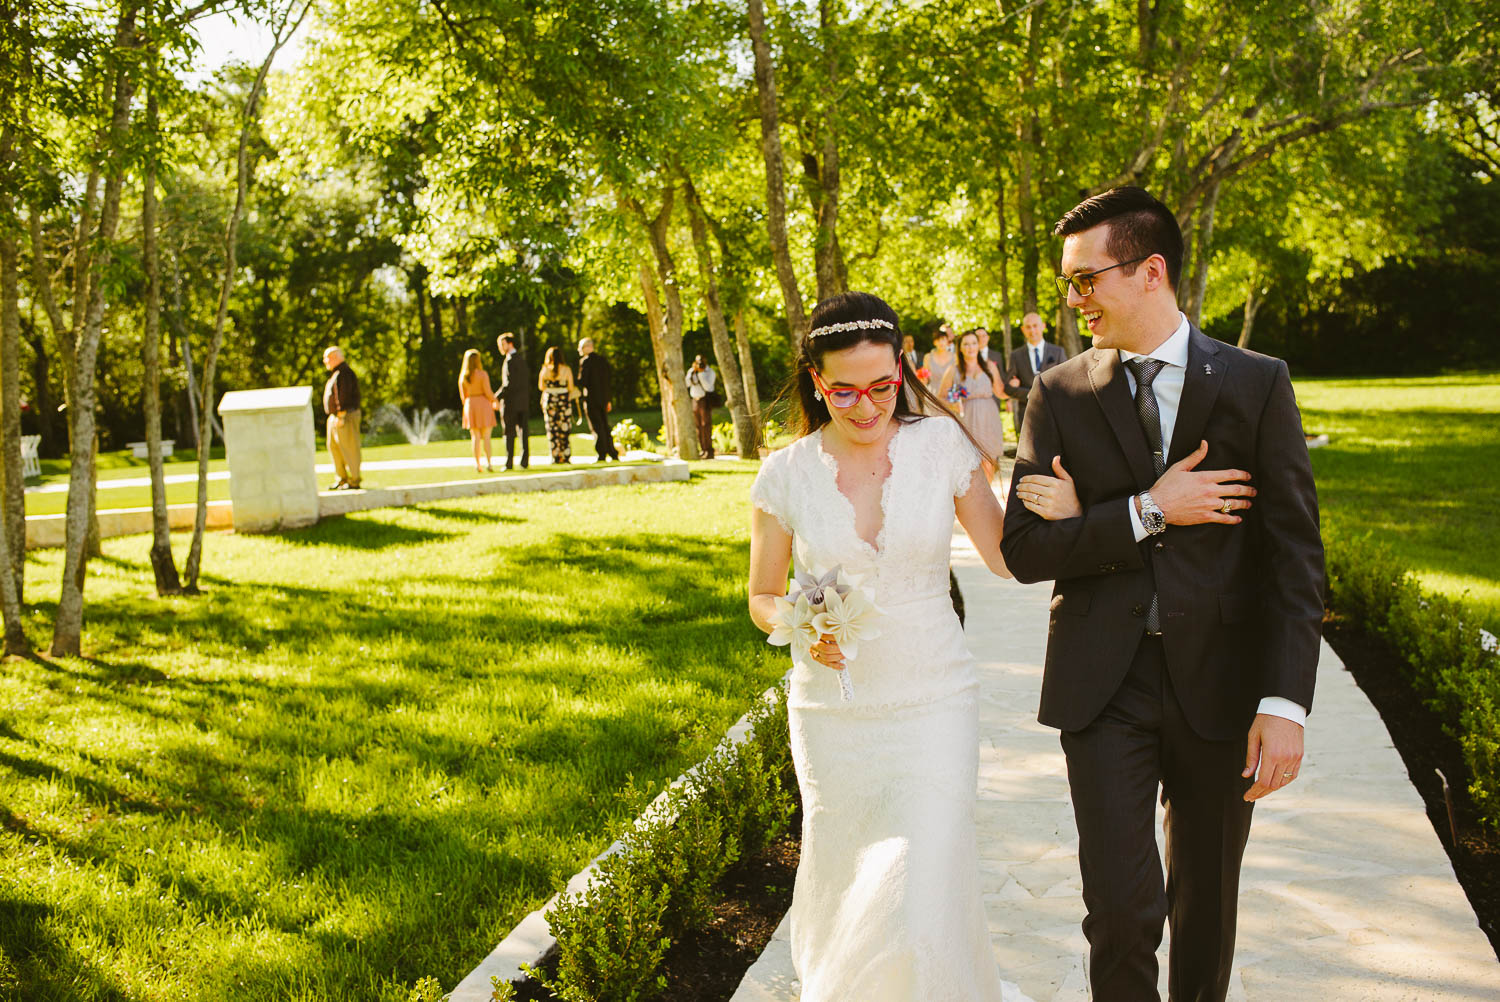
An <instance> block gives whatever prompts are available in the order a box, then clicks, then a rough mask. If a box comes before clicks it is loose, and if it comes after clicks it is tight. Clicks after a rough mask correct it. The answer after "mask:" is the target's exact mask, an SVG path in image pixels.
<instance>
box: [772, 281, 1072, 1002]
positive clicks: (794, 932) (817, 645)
mask: <svg viewBox="0 0 1500 1002" xmlns="http://www.w3.org/2000/svg"><path fill="white" fill-rule="evenodd" d="M796 364H797V370H796V383H795V397H796V400H797V406H798V409H799V410H800V412H801V419H802V427H801V432H802V434H801V437H799V438H798V439H797V440H796V441H795V442H793V443H792V444H791V445H789V446H787V447H786V448H784V449H781V450H779V451H777V452H774V453H772V454H771V455H770V456H769V457H768V458H767V459H766V461H765V463H764V464H763V465H762V467H761V470H760V474H759V475H758V476H757V477H756V479H755V483H754V485H753V486H752V488H751V492H750V496H751V500H752V502H753V505H754V507H753V509H752V511H751V528H750V581H749V606H750V615H751V618H752V619H754V621H755V623H756V625H758V626H759V627H760V628H761V629H762V630H765V631H766V632H768V633H770V632H772V631H773V630H774V629H776V628H777V627H778V626H784V625H785V624H783V623H781V618H782V617H783V616H784V611H783V607H782V606H779V605H778V599H780V598H782V596H784V595H785V594H786V588H787V570H788V566H789V565H790V564H791V563H793V561H795V564H796V570H797V574H798V576H799V578H804V577H807V576H814V577H817V578H825V577H826V576H827V575H829V574H830V573H832V572H833V571H834V570H835V569H839V570H842V571H843V572H845V573H847V574H849V575H856V576H858V577H859V578H860V579H861V584H860V587H861V588H863V589H866V590H867V591H868V593H869V597H870V598H871V599H872V600H873V603H874V605H875V607H876V608H875V610H874V612H873V613H872V615H873V616H874V623H873V625H874V626H875V627H877V628H878V629H879V631H880V633H879V638H878V640H876V641H875V642H872V643H862V644H860V645H859V646H858V648H857V650H856V651H853V652H851V653H852V659H846V657H845V653H844V652H843V651H842V650H840V647H839V645H838V644H837V643H836V642H834V638H833V637H832V636H830V635H828V634H824V635H823V636H822V637H821V639H820V640H818V641H817V642H813V643H810V644H807V645H804V646H798V645H797V644H795V643H794V644H793V647H792V652H793V653H792V671H791V674H790V688H789V693H788V697H787V708H788V710H787V712H788V719H789V723H790V728H791V742H792V759H793V762H794V764H795V766H796V770H797V782H798V786H799V788H800V790H801V793H802V811H803V815H802V816H803V822H802V855H801V860H800V862H799V863H798V867H797V879H796V884H795V888H794V891H793V897H792V907H791V911H790V923H791V952H792V962H793V964H794V966H795V967H796V971H797V977H798V979H799V980H800V982H801V985H802V995H801V1002H848V1000H855V999H857V1000H859V1002H1015V1000H1019V999H1022V998H1023V996H1022V995H1021V994H1020V992H1019V990H1018V989H1016V987H1015V986H1014V985H1011V984H1005V983H1003V982H1002V981H1001V980H1000V974H999V971H998V969H997V966H996V963H995V956H994V951H993V948H992V946H991V944H990V937H989V931H988V926H987V923H986V919H985V914H984V906H983V902H982V900H981V898H980V880H979V872H978V851H977V848H976V840H975V831H974V815H975V800H976V790H977V785H978V765H979V730H978V728H979V711H978V695H977V690H978V678H977V675H976V672H975V666H974V659H973V657H972V656H971V655H970V654H969V651H968V649H967V647H966V646H965V643H964V635H963V628H962V627H961V626H960V625H959V621H958V617H957V616H956V615H955V614H954V611H953V604H952V601H951V600H950V598H949V593H948V563H949V556H950V553H949V551H950V546H951V543H952V539H953V521H954V517H955V515H956V516H957V518H958V521H959V523H960V524H962V526H963V527H964V529H965V531H966V532H967V533H968V534H969V538H970V539H972V540H973V542H974V546H975V548H976V549H977V550H978V552H979V555H980V556H981V557H982V558H983V560H984V562H985V564H986V566H988V567H989V569H990V570H991V571H993V572H994V573H996V574H999V575H1002V576H1006V577H1008V576H1009V571H1008V570H1007V569H1006V566H1005V561H1004V558H1003V557H1002V556H1001V554H1000V537H1001V534H1002V532H1003V524H1002V511H1001V508H1000V502H999V501H998V500H997V499H996V497H995V495H994V493H993V492H992V491H991V490H990V487H989V484H988V483H986V482H985V481H984V480H983V479H982V478H980V477H975V476H974V475H973V474H974V471H975V470H976V469H978V468H979V466H980V461H981V458H982V456H981V452H980V448H979V446H978V444H977V443H976V442H975V441H974V439H973V437H972V436H971V435H970V434H969V433H968V431H967V430H965V429H964V427H963V426H962V425H961V424H959V422H958V421H956V420H954V419H953V417H952V415H951V414H949V413H948V412H946V411H945V410H944V409H943V408H942V407H941V406H939V405H938V402H937V400H936V398H934V397H933V396H932V393H931V391H930V390H928V389H927V388H926V387H925V386H921V385H920V384H916V385H917V395H918V397H919V398H920V402H921V403H923V404H924V405H926V406H928V407H929V408H931V409H932V412H933V414H932V416H927V417H923V416H921V415H919V414H917V413H914V411H913V408H912V406H911V405H910V403H909V402H908V398H907V396H906V395H905V394H904V393H903V392H902V389H903V387H904V386H908V385H912V384H913V383H915V380H916V373H915V372H913V371H912V369H911V366H910V363H909V362H907V361H906V360H905V359H904V357H903V356H902V354H901V330H900V327H899V320H898V319H897V317H896V313H895V311H893V310H892V309H891V308H890V307H889V306H888V305H886V303H885V302H884V301H882V300H881V299H879V298H877V297H875V296H872V295H870V294H868V293H860V292H850V293H844V294H842V295H839V296H835V297H833V298H831V299H829V300H825V301H824V302H822V303H819V304H818V306H817V307H816V308H815V309H814V310H813V315H812V325H811V330H810V331H809V332H808V333H807V334H806V335H805V336H804V337H803V338H802V340H801V343H800V346H799V350H798V355H797V363H796ZM1071 489H1072V484H1071V482H1066V483H1064V482H1061V481H1060V482H1059V487H1058V491H1057V492H1056V493H1058V494H1064V493H1066V492H1067V491H1071ZM1073 507H1075V508H1076V498H1075V499H1074V501H1073ZM840 672H847V673H848V675H847V676H846V677H847V678H848V679H849V683H850V684H849V688H850V689H851V690H852V694H851V696H850V697H849V698H848V699H844V698H843V697H842V696H841V686H840V682H839V678H840V674H839V673H840Z"/></svg>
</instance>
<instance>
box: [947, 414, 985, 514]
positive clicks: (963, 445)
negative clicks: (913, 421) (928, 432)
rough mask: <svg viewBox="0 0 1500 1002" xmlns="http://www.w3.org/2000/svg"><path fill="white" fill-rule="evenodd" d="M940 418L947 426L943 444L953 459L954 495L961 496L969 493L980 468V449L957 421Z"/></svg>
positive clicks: (952, 479) (952, 478)
mask: <svg viewBox="0 0 1500 1002" xmlns="http://www.w3.org/2000/svg"><path fill="white" fill-rule="evenodd" d="M939 420H941V421H942V423H943V424H944V425H946V426H947V427H946V428H944V429H943V431H944V435H943V440H944V441H943V445H944V451H945V452H946V454H947V455H948V456H949V457H951V460H952V466H951V470H950V472H951V481H952V484H953V496H954V497H956V498H961V497H963V496H964V495H965V494H967V493H969V484H970V482H971V481H972V479H973V477H974V471H975V470H977V469H979V461H980V455H979V450H978V449H976V448H974V443H973V442H970V441H969V436H967V435H965V434H964V430H963V427H962V426H961V425H960V424H959V423H958V422H957V421H954V420H950V419H939Z"/></svg>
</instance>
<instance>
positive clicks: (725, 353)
mask: <svg viewBox="0 0 1500 1002" xmlns="http://www.w3.org/2000/svg"><path fill="white" fill-rule="evenodd" d="M682 184H683V192H684V194H685V195H686V196H687V207H688V222H689V223H690V224H691V227H692V231H693V250H694V252H695V253H696V254H697V257H698V273H699V274H700V275H701V276H702V278H703V306H704V309H705V310H706V311H707V313H708V332H709V336H710V337H711V338H712V339H713V343H714V358H716V359H717V360H718V362H719V376H720V380H719V381H720V382H721V383H723V385H724V399H725V401H726V402H727V403H728V404H729V416H730V419H731V420H732V421H733V422H734V439H735V444H736V445H737V447H738V452H739V457H740V458H741V459H754V458H755V444H756V437H757V436H756V434H755V422H754V420H752V419H751V417H750V408H749V406H748V405H747V404H746V401H745V382H744V378H743V377H742V376H741V375H740V363H739V360H738V358H736V353H735V344H734V341H733V340H732V339H731V338H730V336H729V327H728V325H727V324H725V323H724V308H723V306H722V305H721V304H720V302H719V278H718V275H717V274H716V272H715V271H714V259H713V251H712V250H711V249H710V247H709V245H708V224H707V223H705V222H704V221H703V203H702V202H701V201H700V200H699V198H698V190H697V189H696V188H694V187H693V179H692V178H691V177H689V176H688V175H687V172H686V171H684V172H683V178H682Z"/></svg>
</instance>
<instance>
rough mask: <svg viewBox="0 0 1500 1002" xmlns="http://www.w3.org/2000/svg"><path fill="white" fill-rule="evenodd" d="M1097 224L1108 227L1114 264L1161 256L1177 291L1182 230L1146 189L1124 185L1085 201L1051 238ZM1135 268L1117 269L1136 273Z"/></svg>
mask: <svg viewBox="0 0 1500 1002" xmlns="http://www.w3.org/2000/svg"><path fill="white" fill-rule="evenodd" d="M1100 223H1108V224H1109V239H1107V240H1106V241H1105V243H1104V247H1105V249H1106V250H1107V251H1109V253H1110V255H1111V256H1112V257H1114V259H1115V260H1116V261H1133V260H1135V259H1136V258H1147V257H1150V256H1151V255H1152V254H1160V255H1161V256H1162V259H1163V260H1164V261H1166V262H1167V284H1168V285H1170V286H1171V287H1172V289H1173V291H1176V289H1177V279H1178V277H1179V276H1180V275H1181V274H1182V228H1181V227H1180V226H1178V225H1177V217H1176V216H1174V215H1172V210H1170V209H1168V208H1167V207H1166V206H1165V205H1163V204H1162V203H1161V202H1159V201H1157V199H1156V198H1154V197H1153V196H1152V195H1151V194H1150V192H1148V191H1146V189H1145V188H1137V187H1134V186H1127V187H1124V188H1111V189H1110V190H1109V191H1106V192H1104V193H1103V194H1101V195H1095V196H1093V197H1092V198H1085V199H1084V200H1083V201H1081V202H1079V203H1078V204H1077V205H1075V206H1074V207H1073V208H1072V209H1070V210H1068V213H1067V214H1066V215H1065V216H1063V217H1062V218H1061V219H1059V220H1058V221H1057V225H1056V226H1054V227H1053V228H1052V233H1053V235H1054V236H1059V237H1065V236H1068V235H1069V234H1072V233H1082V232H1083V231H1084V230H1091V229H1093V228H1094V227H1095V226H1098V225H1099V224H1100ZM1135 269H1136V266H1135V265H1133V264H1130V265H1126V266H1125V267H1123V268H1121V269H1120V270H1121V271H1123V272H1124V273H1125V274H1127V275H1134V274H1135Z"/></svg>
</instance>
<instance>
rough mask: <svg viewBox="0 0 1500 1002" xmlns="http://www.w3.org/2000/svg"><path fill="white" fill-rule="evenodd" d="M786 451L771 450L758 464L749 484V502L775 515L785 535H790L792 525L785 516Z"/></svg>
mask: <svg viewBox="0 0 1500 1002" xmlns="http://www.w3.org/2000/svg"><path fill="white" fill-rule="evenodd" d="M786 453H787V451H786V450H785V449H781V450H779V451H777V452H773V453H771V455H769V456H767V457H766V459H765V462H763V463H761V464H760V472H759V473H757V474H756V475H755V482H754V483H753V484H751V485H750V503H751V504H753V505H755V507H757V508H759V509H760V510H761V511H763V512H766V513H767V514H770V515H773V516H775V518H776V521H777V522H779V523H781V527H782V528H783V529H785V530H786V532H787V535H791V534H792V527H791V524H790V523H789V521H788V518H787V516H788V512H787V506H786V465H787V463H786V459H787V454H786Z"/></svg>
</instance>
